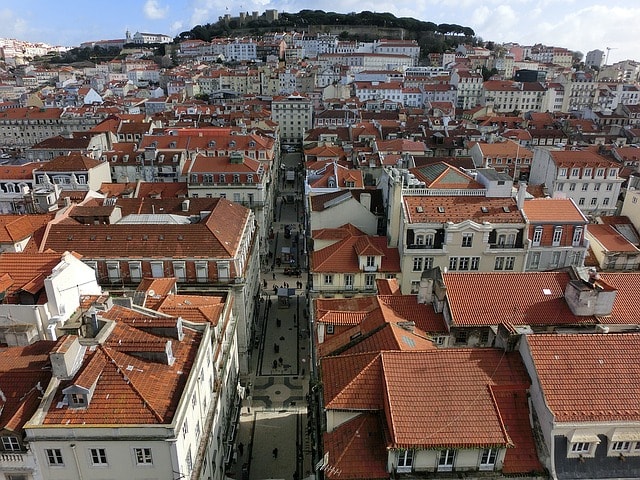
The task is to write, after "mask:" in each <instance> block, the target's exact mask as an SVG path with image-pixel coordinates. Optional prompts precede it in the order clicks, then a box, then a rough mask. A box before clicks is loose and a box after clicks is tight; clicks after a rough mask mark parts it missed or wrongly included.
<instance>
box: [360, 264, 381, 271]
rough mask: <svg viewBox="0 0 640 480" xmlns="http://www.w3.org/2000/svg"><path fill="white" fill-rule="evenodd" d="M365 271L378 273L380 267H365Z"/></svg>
mask: <svg viewBox="0 0 640 480" xmlns="http://www.w3.org/2000/svg"><path fill="white" fill-rule="evenodd" d="M363 270H364V271H365V272H377V271H378V266H377V265H365V266H364V267H363Z"/></svg>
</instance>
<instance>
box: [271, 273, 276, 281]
mask: <svg viewBox="0 0 640 480" xmlns="http://www.w3.org/2000/svg"><path fill="white" fill-rule="evenodd" d="M272 277H273V279H274V280H275V279H276V272H273V274H272Z"/></svg>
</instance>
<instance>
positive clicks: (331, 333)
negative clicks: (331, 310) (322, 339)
mask: <svg viewBox="0 0 640 480" xmlns="http://www.w3.org/2000/svg"><path fill="white" fill-rule="evenodd" d="M333 332H335V328H334V327H333V325H332V324H328V325H327V335H333Z"/></svg>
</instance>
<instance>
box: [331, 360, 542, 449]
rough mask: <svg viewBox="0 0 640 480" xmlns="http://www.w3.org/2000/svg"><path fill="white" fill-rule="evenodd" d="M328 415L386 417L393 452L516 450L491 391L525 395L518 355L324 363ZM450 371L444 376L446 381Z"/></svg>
mask: <svg viewBox="0 0 640 480" xmlns="http://www.w3.org/2000/svg"><path fill="white" fill-rule="evenodd" d="M321 364H322V368H321V370H322V376H323V385H324V394H325V396H324V398H325V408H327V409H334V410H350V411H353V410H356V411H380V410H384V411H385V417H386V420H387V427H388V430H389V434H390V439H389V444H388V445H387V448H442V447H446V448H482V447H489V446H503V447H507V446H513V445H514V440H513V439H512V438H511V437H510V435H509V433H508V431H507V429H506V425H505V423H504V421H503V419H502V417H501V414H500V410H499V404H498V403H497V402H496V399H495V398H494V395H493V394H492V391H491V389H492V388H494V387H496V386H505V387H506V386H509V387H510V388H512V389H513V390H516V391H519V392H521V393H522V394H523V395H525V394H526V388H527V387H528V385H529V378H528V375H527V373H526V370H525V368H524V365H523V364H522V361H521V359H520V356H519V354H518V353H505V352H503V351H501V350H496V349H442V350H439V349H435V350H430V351H422V352H415V351H411V352H393V351H386V352H381V353H379V354H377V355H376V354H356V355H342V356H337V357H328V358H324V359H322V360H321ZM442 372H446V374H444V375H443V374H442Z"/></svg>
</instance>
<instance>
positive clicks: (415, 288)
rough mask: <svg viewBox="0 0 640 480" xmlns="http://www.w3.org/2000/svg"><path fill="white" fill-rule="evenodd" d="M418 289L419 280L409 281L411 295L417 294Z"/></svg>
mask: <svg viewBox="0 0 640 480" xmlns="http://www.w3.org/2000/svg"><path fill="white" fill-rule="evenodd" d="M419 289H420V280H412V281H411V293H418V290H419Z"/></svg>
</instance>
